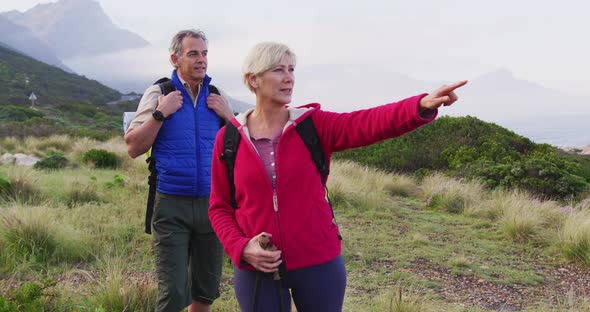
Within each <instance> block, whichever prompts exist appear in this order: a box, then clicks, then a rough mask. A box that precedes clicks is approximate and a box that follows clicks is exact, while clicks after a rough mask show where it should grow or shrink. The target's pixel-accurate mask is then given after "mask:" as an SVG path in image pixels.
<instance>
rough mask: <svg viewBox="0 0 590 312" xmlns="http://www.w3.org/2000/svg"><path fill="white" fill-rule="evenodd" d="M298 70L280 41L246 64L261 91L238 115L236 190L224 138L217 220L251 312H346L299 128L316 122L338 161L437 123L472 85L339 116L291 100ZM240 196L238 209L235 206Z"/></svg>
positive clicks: (217, 166)
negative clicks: (267, 244) (276, 275)
mask: <svg viewBox="0 0 590 312" xmlns="http://www.w3.org/2000/svg"><path fill="white" fill-rule="evenodd" d="M294 70H295V54H294V53H293V52H292V51H291V50H290V49H289V48H288V47H287V46H285V45H283V44H279V43H273V42H263V43H260V44H258V45H256V46H255V47H254V48H253V49H252V50H251V51H250V53H249V55H248V56H247V58H246V60H245V62H244V66H243V79H244V83H245V84H246V86H247V87H248V88H249V89H250V91H252V92H253V93H254V94H256V107H255V108H253V109H250V110H249V111H247V112H245V113H243V114H240V115H238V116H236V117H235V118H234V119H232V120H231V123H232V124H233V125H234V126H235V127H236V128H237V129H238V130H239V133H240V136H241V139H240V141H239V145H238V147H237V150H236V153H237V154H236V156H235V167H234V170H233V174H234V177H233V184H234V185H235V194H234V195H233V196H232V194H233V192H232V190H231V189H232V185H231V184H232V181H231V179H230V178H229V176H228V173H229V172H228V168H227V166H226V164H225V163H224V160H223V157H222V155H223V152H224V150H223V148H224V143H223V141H224V132H225V131H226V128H227V127H226V128H224V129H222V130H221V131H219V133H218V134H217V139H216V141H215V147H214V155H213V164H212V185H211V197H210V206H209V218H210V219H211V224H212V226H213V229H214V230H215V232H216V233H217V236H218V237H219V239H220V240H221V243H222V244H223V246H224V249H225V252H226V253H227V254H228V255H229V256H230V258H231V259H232V261H233V263H234V264H235V268H234V289H235V292H236V297H237V299H238V302H239V304H240V307H241V309H242V311H252V308H253V307H255V309H256V311H279V310H280V311H290V309H291V303H290V302H291V297H292V299H293V301H294V303H295V306H296V308H297V311H299V312H308V311H322V312H330V311H341V310H342V304H343V301H344V292H345V288H346V271H345V268H344V262H343V260H342V257H341V242H340V238H339V232H338V227H337V225H336V223H335V222H334V221H333V217H332V212H331V208H330V205H329V203H328V201H327V200H326V193H325V188H324V186H323V184H322V179H321V178H320V173H319V172H318V169H317V168H316V166H315V164H314V162H313V161H312V159H311V157H310V151H309V150H308V148H307V147H306V145H305V144H304V142H303V140H302V138H301V136H300V135H299V133H298V132H297V131H296V129H295V127H296V125H297V124H298V123H301V122H302V121H303V120H304V119H306V118H311V120H312V121H313V124H314V125H315V128H316V131H317V134H318V137H319V141H320V144H321V149H322V151H323V153H324V155H325V156H326V158H327V159H328V160H329V159H330V156H331V154H332V153H333V152H336V151H342V150H345V149H348V148H354V147H359V146H365V145H369V144H373V143H376V142H378V141H381V140H384V139H388V138H393V137H396V136H400V135H402V134H404V133H407V132H409V131H412V130H414V129H416V128H418V127H420V126H422V125H425V124H427V123H429V122H431V121H432V120H434V118H435V117H436V114H437V109H438V108H439V107H440V106H441V105H447V106H448V105H451V104H452V103H453V102H455V101H456V100H457V96H456V95H455V93H454V90H455V89H457V88H459V87H461V86H463V85H464V84H465V83H467V81H461V82H457V83H455V84H452V85H449V86H443V87H441V88H440V89H438V90H436V91H435V92H433V93H431V94H421V95H417V96H413V97H410V98H407V99H405V100H401V101H399V102H396V103H391V104H386V105H382V106H377V107H374V108H370V109H365V110H359V111H355V112H351V113H334V112H328V111H323V110H321V108H320V105H319V104H317V103H312V104H307V105H304V106H300V107H294V106H288V105H287V104H289V103H290V102H291V95H292V93H293V86H294V83H295V76H294ZM232 197H233V198H232ZM234 199H235V203H237V205H232V203H234V202H233V200H234ZM234 206H235V207H237V208H234ZM268 237H270V240H271V243H272V244H274V246H276V249H274V250H267V249H263V248H262V247H261V244H260V241H261V240H262V239H263V238H264V239H266V238H268ZM279 268H281V270H280V271H281V273H282V279H281V281H280V282H276V281H273V274H270V273H273V272H276V271H279ZM260 272H263V273H260ZM289 290H290V291H289ZM279 301H282V302H281V303H280V304H279ZM279 307H281V308H280V309H279Z"/></svg>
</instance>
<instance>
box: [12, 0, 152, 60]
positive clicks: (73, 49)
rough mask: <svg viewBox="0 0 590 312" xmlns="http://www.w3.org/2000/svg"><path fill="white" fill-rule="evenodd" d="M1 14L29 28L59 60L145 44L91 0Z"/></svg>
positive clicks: (140, 38)
mask: <svg viewBox="0 0 590 312" xmlns="http://www.w3.org/2000/svg"><path fill="white" fill-rule="evenodd" d="M0 15H1V16H3V17H4V18H7V19H9V20H10V21H12V22H13V23H15V24H17V25H21V26H24V27H26V28H28V29H29V30H30V31H31V32H32V33H33V34H35V35H36V36H37V37H38V38H39V39H41V40H42V41H43V42H44V43H45V44H47V46H49V47H50V48H51V49H52V50H53V51H54V52H55V53H56V54H57V55H58V56H59V57H60V58H62V59H65V58H70V57H75V56H87V55H98V54H104V53H112V52H118V51H122V50H125V49H131V48H139V47H143V46H146V45H148V42H147V41H146V40H145V39H143V38H142V37H140V36H139V35H137V34H134V33H132V32H130V31H128V30H124V29H121V28H119V27H118V26H116V25H115V24H114V23H113V22H112V20H111V19H110V18H109V17H108V16H107V15H106V14H105V12H104V10H103V9H102V7H101V6H100V4H99V3H98V2H97V1H94V0H60V1H58V2H54V3H47V4H37V5H36V6H34V7H33V8H31V9H29V10H27V11H25V12H23V13H21V12H18V11H9V12H5V13H2V14H0ZM74 42H75V44H73V43H74ZM17 49H19V50H21V51H23V49H21V48H19V47H17Z"/></svg>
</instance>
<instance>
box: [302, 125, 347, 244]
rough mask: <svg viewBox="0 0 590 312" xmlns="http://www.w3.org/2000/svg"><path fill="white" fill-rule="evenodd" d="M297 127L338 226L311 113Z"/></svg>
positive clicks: (324, 160)
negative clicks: (316, 170) (318, 174)
mask: <svg viewBox="0 0 590 312" xmlns="http://www.w3.org/2000/svg"><path fill="white" fill-rule="evenodd" d="M295 129H297V133H299V136H300V137H301V139H302V140H303V143H305V146H306V147H307V149H308V150H309V154H310V155H311V160H313V163H314V164H315V166H316V168H317V169H318V172H319V173H320V177H321V179H322V185H323V186H324V189H325V190H326V200H327V201H328V205H329V206H330V210H331V212H332V222H333V223H334V224H336V226H338V224H337V223H336V215H335V214H334V207H332V201H331V200H330V194H329V192H328V187H327V186H326V182H327V181H328V175H329V174H330V168H329V166H328V159H327V158H326V155H325V154H324V151H323V150H322V144H321V142H320V136H319V135H318V130H317V129H316V127H315V125H314V124H313V120H312V119H311V115H309V116H308V117H307V118H305V119H303V120H302V121H301V122H300V123H298V124H297V126H295ZM338 239H340V240H342V235H340V230H338Z"/></svg>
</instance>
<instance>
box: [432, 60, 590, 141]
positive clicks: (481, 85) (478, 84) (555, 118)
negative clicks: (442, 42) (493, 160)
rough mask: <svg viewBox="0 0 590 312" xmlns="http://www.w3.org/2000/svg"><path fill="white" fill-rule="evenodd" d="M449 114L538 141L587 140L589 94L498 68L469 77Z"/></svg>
mask: <svg viewBox="0 0 590 312" xmlns="http://www.w3.org/2000/svg"><path fill="white" fill-rule="evenodd" d="M458 93H459V97H460V100H459V102H457V103H456V104H455V105H453V107H452V109H448V110H443V111H442V112H443V113H444V114H446V115H449V116H466V115H471V116H476V117H477V118H479V119H482V120H485V121H490V122H494V123H497V124H499V125H501V126H503V127H506V128H509V129H511V130H513V131H516V132H517V133H519V134H522V135H524V136H526V137H529V138H531V139H533V140H534V141H535V142H539V143H549V144H552V145H556V146H578V147H579V146H583V145H586V144H588V143H590V123H589V122H588V120H590V97H580V96H570V95H567V94H565V93H563V92H561V91H558V90H555V89H551V88H547V87H544V86H542V85H540V84H538V83H534V82H531V81H527V80H523V79H518V78H515V77H514V75H513V74H512V73H511V72H510V71H508V70H506V69H499V70H496V71H493V72H490V73H487V74H484V75H482V76H479V77H477V78H475V79H472V80H470V81H469V83H468V84H467V85H466V86H465V87H463V88H461V89H460V91H459V92H458Z"/></svg>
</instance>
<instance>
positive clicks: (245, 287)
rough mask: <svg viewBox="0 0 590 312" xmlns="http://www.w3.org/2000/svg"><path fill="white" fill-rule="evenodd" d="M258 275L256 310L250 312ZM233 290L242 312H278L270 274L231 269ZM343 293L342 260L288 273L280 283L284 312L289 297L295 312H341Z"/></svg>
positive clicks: (344, 282) (287, 309) (289, 306)
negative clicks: (258, 275)
mask: <svg viewBox="0 0 590 312" xmlns="http://www.w3.org/2000/svg"><path fill="white" fill-rule="evenodd" d="M257 274H260V282H259V285H258V290H257V293H258V294H257V303H256V306H257V308H256V311H252V310H253V307H254V289H255V288H256V287H255V286H256V275H257ZM234 289H235V291H236V297H237V298H238V302H239V304H240V308H241V309H242V312H277V311H279V305H278V301H279V300H278V293H277V288H276V284H275V281H273V279H272V274H265V273H258V272H253V271H248V270H240V269H238V268H234ZM289 289H290V290H291V292H289ZM345 289H346V270H345V268H344V261H343V260H342V256H338V257H337V258H336V259H334V260H331V261H328V262H326V263H323V264H319V265H315V266H312V267H307V268H303V269H298V270H293V271H288V272H287V273H286V274H285V276H284V277H283V280H282V281H281V291H282V299H283V306H284V309H283V311H285V312H290V311H291V295H292V296H293V301H294V302H295V306H296V307H297V311H298V312H313V311H318V312H340V311H342V302H343V301H344V290H345Z"/></svg>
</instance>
